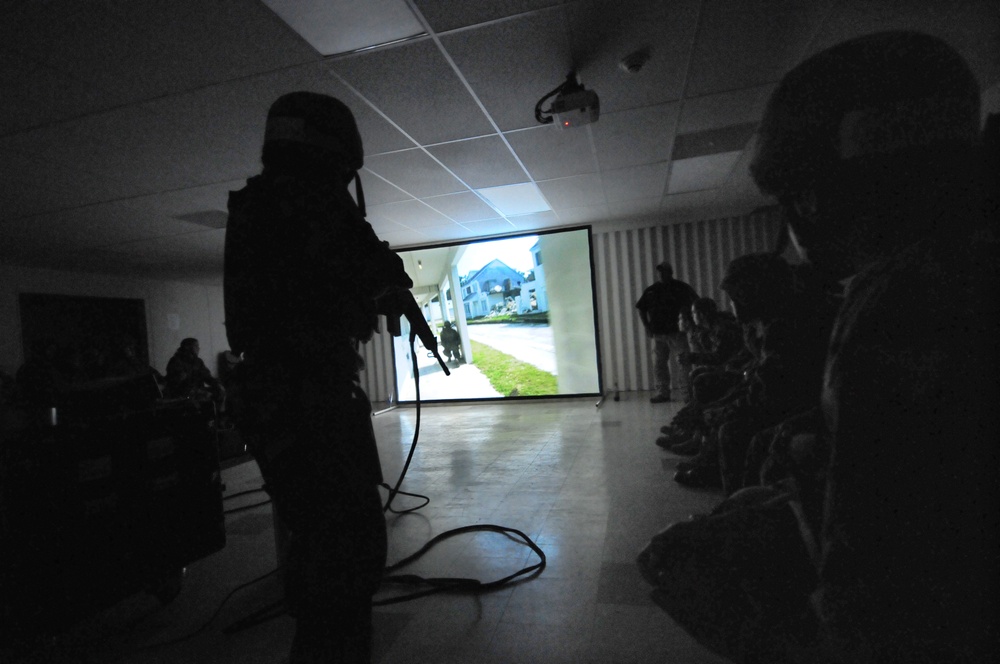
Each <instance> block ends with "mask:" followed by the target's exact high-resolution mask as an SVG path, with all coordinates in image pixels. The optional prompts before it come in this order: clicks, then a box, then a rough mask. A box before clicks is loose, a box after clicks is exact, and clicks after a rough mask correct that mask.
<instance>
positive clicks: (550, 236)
mask: <svg viewBox="0 0 1000 664" xmlns="http://www.w3.org/2000/svg"><path fill="white" fill-rule="evenodd" d="M399 255H400V257H402V259H403V261H404V263H405V266H406V271H407V273H408V274H409V275H410V277H411V278H412V279H413V283H414V287H413V289H412V292H413V295H414V297H415V298H416V300H417V302H418V303H419V304H420V305H421V307H422V310H423V313H424V318H425V319H426V320H427V321H428V323H429V324H430V327H431V329H432V330H433V331H434V335H435V336H436V337H437V339H438V349H437V350H438V352H439V353H440V355H441V356H442V357H443V358H444V359H445V362H446V364H447V366H448V369H449V371H450V372H451V375H450V376H446V375H445V373H444V371H443V370H442V369H441V366H440V365H439V363H438V361H437V360H436V359H435V358H434V356H433V354H432V353H431V352H430V349H427V348H424V347H423V346H422V345H421V344H420V340H419V339H418V340H417V341H416V344H415V357H416V361H417V371H418V374H419V377H420V399H421V401H453V400H468V399H509V398H532V397H536V398H537V397H554V396H582V395H596V394H600V392H601V385H600V371H599V357H598V343H597V326H596V319H595V310H594V293H593V275H592V272H591V246H590V230H589V229H588V228H577V229H571V230H566V231H554V232H549V233H539V234H536V235H525V236H519V237H507V238H501V239H496V240H482V241H476V242H472V243H465V244H454V245H447V246H438V247H432V248H420V249H412V250H402V251H400V252H399ZM401 328H402V329H403V335H402V336H400V337H397V338H395V339H394V340H393V344H394V353H395V364H396V397H397V399H398V400H399V401H400V402H412V401H415V400H416V380H415V378H414V372H413V356H411V354H410V346H409V331H408V324H407V321H406V319H405V318H404V319H402V321H401Z"/></svg>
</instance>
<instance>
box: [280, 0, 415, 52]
mask: <svg viewBox="0 0 1000 664" xmlns="http://www.w3.org/2000/svg"><path fill="white" fill-rule="evenodd" d="M262 1H263V3H264V4H265V5H267V6H268V7H270V8H271V9H272V10H273V11H274V13H275V14H277V15H278V16H279V17H281V19H282V20H283V21H285V23H287V24H288V26H289V27H290V28H291V29H292V30H294V31H295V32H296V33H297V34H299V35H301V36H302V38H303V39H305V40H306V41H307V42H309V44H311V45H312V47H313V48H314V49H316V50H317V51H318V52H319V53H321V54H323V55H336V54H338V53H348V52H350V51H356V50H358V49H362V48H370V47H372V46H379V45H381V44H388V43H389V42H393V41H398V40H400V39H406V38H408V37H413V36H415V35H421V34H425V31H424V28H423V26H422V25H421V24H420V22H419V21H418V20H417V17H416V16H415V15H414V14H413V12H412V11H410V8H409V7H408V6H407V4H406V3H405V2H404V1H403V0H366V1H365V3H364V4H361V3H356V2H355V3H350V2H333V3H331V2H326V1H325V0H311V1H307V0H262ZM331 25H336V26H337V27H338V28H339V29H338V30H330V29H329V26H331Z"/></svg>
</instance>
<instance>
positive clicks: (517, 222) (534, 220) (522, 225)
mask: <svg viewBox="0 0 1000 664" xmlns="http://www.w3.org/2000/svg"><path fill="white" fill-rule="evenodd" d="M508 221H510V223H511V224H513V225H514V227H515V228H516V229H517V230H519V231H529V230H532V231H533V230H542V229H545V228H555V227H556V226H558V225H559V217H558V216H557V215H556V213H555V212H552V211H551V210H549V211H548V212H536V213H534V214H522V215H517V216H515V217H508Z"/></svg>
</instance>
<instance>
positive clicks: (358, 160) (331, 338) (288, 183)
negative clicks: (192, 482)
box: [224, 92, 412, 662]
mask: <svg viewBox="0 0 1000 664" xmlns="http://www.w3.org/2000/svg"><path fill="white" fill-rule="evenodd" d="M261 161H262V163H263V166H264V168H263V172H262V173H261V174H260V175H256V176H254V177H252V178H250V179H249V180H248V181H247V184H246V187H244V188H243V189H242V190H240V191H236V192H233V193H231V194H230V198H229V223H228V227H227V231H226V247H225V278H224V291H225V315H226V332H227V335H228V337H229V342H230V345H231V347H232V348H233V349H234V351H235V352H237V353H244V354H245V360H244V362H242V363H241V364H240V368H239V372H238V376H235V377H234V381H233V382H234V384H235V387H234V392H235V394H234V395H233V401H234V408H235V410H236V412H235V420H236V425H237V427H238V429H239V430H240V432H241V433H242V435H243V438H244V440H245V441H246V442H247V444H248V447H249V449H250V450H251V451H252V453H253V455H254V458H255V459H256V461H257V463H258V465H259V466H260V468H261V473H262V475H263V477H264V479H265V482H266V488H267V490H268V492H269V493H270V494H271V496H272V498H273V501H274V505H275V508H276V514H277V516H278V517H280V519H281V521H283V522H284V523H285V524H286V525H287V526H288V529H289V531H290V538H289V541H288V546H287V555H286V560H285V565H284V567H285V569H284V575H285V591H286V605H287V606H288V609H289V611H290V613H292V615H293V616H295V618H296V632H295V638H294V642H293V645H292V654H291V660H290V661H292V662H299V661H310V662H311V661H343V662H368V661H369V660H370V656H371V652H370V648H371V598H372V595H373V594H374V592H375V591H376V589H377V588H378V585H379V581H380V579H381V576H382V572H383V569H384V566H385V557H386V533H385V521H384V518H383V515H382V505H381V498H380V496H379V493H378V485H379V484H380V483H381V481H382V471H381V466H380V463H379V458H378V451H377V448H376V446H375V439H374V435H373V431H372V425H371V404H370V403H369V401H368V398H367V396H366V395H365V393H364V391H363V390H362V389H361V387H360V385H359V376H358V374H359V371H360V369H361V368H362V364H363V363H362V360H361V356H360V355H359V354H358V344H359V343H361V342H364V341H366V340H368V339H369V338H370V337H371V336H372V333H373V332H375V331H376V323H377V315H378V313H379V304H378V303H379V301H380V300H379V298H381V297H385V296H388V299H396V300H399V299H400V298H404V297H409V294H408V292H406V290H405V289H408V288H409V287H410V286H412V282H411V281H410V279H409V277H408V276H407V275H406V273H405V272H404V270H403V264H402V261H401V260H400V259H399V257H398V256H397V255H396V254H395V253H393V252H392V251H390V249H389V247H388V245H387V244H386V243H384V242H381V241H380V240H379V239H378V237H377V236H376V235H375V233H374V231H373V230H372V228H371V226H370V225H369V224H368V223H367V222H366V221H365V219H364V212H363V206H364V202H363V201H364V199H363V195H362V194H361V189H360V183H359V184H358V203H359V204H360V206H361V207H360V208H359V205H358V204H355V201H354V200H353V199H352V198H351V196H350V194H349V192H348V184H349V183H350V182H351V180H357V171H358V169H360V168H361V166H362V163H363V151H362V146H361V136H360V134H359V133H358V129H357V126H356V125H355V121H354V117H353V115H352V114H351V111H350V110H349V109H348V108H347V106H345V105H344V104H343V103H341V102H340V101H338V100H336V99H334V98H332V97H329V96H326V95H322V94H316V93H312V92H293V93H290V94H287V95H284V96H282V97H280V98H279V99H278V100H277V101H275V102H274V103H273V105H272V106H271V108H270V111H269V112H268V116H267V125H266V130H265V135H264V146H263V151H262V158H261ZM410 299H411V300H412V297H411V298H410ZM396 313H398V312H396Z"/></svg>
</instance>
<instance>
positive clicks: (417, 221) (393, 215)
mask: <svg viewBox="0 0 1000 664" xmlns="http://www.w3.org/2000/svg"><path fill="white" fill-rule="evenodd" d="M382 210H383V211H384V214H385V216H386V217H388V218H389V219H391V220H393V221H395V222H396V223H397V224H402V225H403V226H406V227H407V228H414V229H418V230H419V229H423V228H425V227H428V226H446V225H448V224H453V223H454V222H453V221H452V220H451V219H449V218H448V217H446V216H444V215H443V214H441V213H440V212H438V211H437V210H434V209H432V208H430V207H428V206H426V205H424V204H423V203H422V202H420V201H415V200H412V201H403V202H402V203H386V204H385V205H383V206H382Z"/></svg>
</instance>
